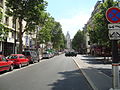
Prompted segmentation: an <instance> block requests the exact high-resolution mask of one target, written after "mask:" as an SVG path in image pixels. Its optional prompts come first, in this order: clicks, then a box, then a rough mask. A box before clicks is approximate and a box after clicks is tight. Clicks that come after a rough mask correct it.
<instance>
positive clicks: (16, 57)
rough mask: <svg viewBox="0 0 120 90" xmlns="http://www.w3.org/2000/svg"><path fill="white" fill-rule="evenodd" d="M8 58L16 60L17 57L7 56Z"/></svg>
mask: <svg viewBox="0 0 120 90" xmlns="http://www.w3.org/2000/svg"><path fill="white" fill-rule="evenodd" d="M8 58H9V59H17V58H18V57H17V56H9V57H8Z"/></svg>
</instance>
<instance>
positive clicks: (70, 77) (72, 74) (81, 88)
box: [48, 70, 92, 90]
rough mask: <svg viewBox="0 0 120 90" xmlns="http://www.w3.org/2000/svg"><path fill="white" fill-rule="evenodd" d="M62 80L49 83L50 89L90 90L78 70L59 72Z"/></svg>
mask: <svg viewBox="0 0 120 90" xmlns="http://www.w3.org/2000/svg"><path fill="white" fill-rule="evenodd" d="M58 74H59V75H62V78H63V79H62V80H61V79H59V80H57V81H56V82H54V83H52V84H49V85H48V86H52V87H53V88H52V90H92V89H91V87H90V86H89V84H88V83H87V81H86V79H85V77H84V76H83V74H82V73H81V71H80V70H75V71H66V72H59V73H58Z"/></svg>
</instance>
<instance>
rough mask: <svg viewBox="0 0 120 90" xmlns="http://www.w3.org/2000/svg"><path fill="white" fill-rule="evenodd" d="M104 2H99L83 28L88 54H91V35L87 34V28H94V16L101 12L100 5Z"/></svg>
mask: <svg viewBox="0 0 120 90" xmlns="http://www.w3.org/2000/svg"><path fill="white" fill-rule="evenodd" d="M102 2H104V0H102V1H97V3H96V4H95V6H94V10H93V11H92V13H91V17H90V18H89V20H88V22H87V24H85V26H84V27H83V30H84V32H85V38H86V49H87V53H89V52H90V38H89V33H88V32H87V27H88V26H89V25H90V26H91V27H94V24H93V19H92V17H93V16H94V14H96V13H97V12H98V11H99V5H100V4H101V3H102Z"/></svg>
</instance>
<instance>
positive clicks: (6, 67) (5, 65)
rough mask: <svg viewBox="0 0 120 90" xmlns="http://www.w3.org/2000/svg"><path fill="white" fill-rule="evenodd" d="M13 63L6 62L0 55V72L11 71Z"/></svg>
mask: <svg viewBox="0 0 120 90" xmlns="http://www.w3.org/2000/svg"><path fill="white" fill-rule="evenodd" d="M13 68H14V66H13V61H8V60H7V59H6V58H5V57H4V56H3V55H0V71H12V70H13Z"/></svg>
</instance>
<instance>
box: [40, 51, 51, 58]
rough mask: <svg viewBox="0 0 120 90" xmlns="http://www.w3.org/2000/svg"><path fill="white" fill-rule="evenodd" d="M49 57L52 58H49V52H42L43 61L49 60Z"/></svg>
mask: <svg viewBox="0 0 120 90" xmlns="http://www.w3.org/2000/svg"><path fill="white" fill-rule="evenodd" d="M51 57H52V56H51V54H50V53H49V52H47V51H46V52H43V56H42V58H43V59H46V58H48V59H49V58H51Z"/></svg>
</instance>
